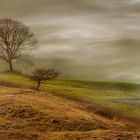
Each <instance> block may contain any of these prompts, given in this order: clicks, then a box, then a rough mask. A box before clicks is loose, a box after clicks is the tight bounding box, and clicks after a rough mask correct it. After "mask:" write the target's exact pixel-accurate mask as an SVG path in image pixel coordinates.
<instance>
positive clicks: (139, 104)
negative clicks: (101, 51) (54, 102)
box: [0, 72, 140, 118]
mask: <svg viewBox="0 0 140 140" xmlns="http://www.w3.org/2000/svg"><path fill="white" fill-rule="evenodd" d="M0 81H1V82H9V83H12V84H22V85H26V86H29V87H33V86H35V83H33V82H32V81H30V80H29V79H28V78H27V77H25V76H22V75H18V74H11V73H5V72H4V73H0ZM41 90H45V91H49V92H53V93H55V94H60V95H63V96H67V97H71V98H75V99H78V100H81V101H86V102H89V103H94V102H99V103H100V104H102V105H105V106H107V107H110V108H111V109H113V110H118V111H120V112H123V113H124V114H125V115H127V116H131V117H136V118H140V85H138V84H129V83H111V82H88V81H72V80H60V79H57V80H52V81H47V82H46V83H44V84H43V85H42V86H41Z"/></svg>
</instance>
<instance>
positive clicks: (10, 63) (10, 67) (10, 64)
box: [9, 60, 14, 72]
mask: <svg viewBox="0 0 140 140" xmlns="http://www.w3.org/2000/svg"><path fill="white" fill-rule="evenodd" d="M9 69H10V71H12V72H13V71H14V70H13V63H12V60H11V61H9Z"/></svg>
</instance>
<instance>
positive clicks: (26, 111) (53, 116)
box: [0, 86, 140, 140]
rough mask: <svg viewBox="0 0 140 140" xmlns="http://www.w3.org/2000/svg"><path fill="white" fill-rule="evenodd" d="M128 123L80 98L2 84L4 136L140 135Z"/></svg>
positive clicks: (33, 139) (54, 139)
mask: <svg viewBox="0 0 140 140" xmlns="http://www.w3.org/2000/svg"><path fill="white" fill-rule="evenodd" d="M126 125H127V124H125V123H123V122H117V121H113V120H109V119H107V118H105V117H101V116H99V115H96V114H94V113H92V112H90V111H88V110H87V109H86V104H83V103H81V102H79V101H73V100H69V99H66V98H63V97H59V96H55V95H53V94H50V93H46V92H36V91H34V90H31V89H25V88H24V89H23V88H12V87H5V86H0V138H1V139H2V140H45V139H47V140H67V139H70V140H77V139H83V140H91V139H107V138H108V139H110V140H112V139H114V140H115V139H119V138H120V139H127V140H129V139H130V140H132V139H140V134H138V133H136V132H135V133H134V132H128V127H127V126H126ZM122 131H124V132H122Z"/></svg>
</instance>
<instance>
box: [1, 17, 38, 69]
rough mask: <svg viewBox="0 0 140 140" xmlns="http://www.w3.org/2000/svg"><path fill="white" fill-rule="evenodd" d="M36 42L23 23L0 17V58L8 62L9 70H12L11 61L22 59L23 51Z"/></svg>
mask: <svg viewBox="0 0 140 140" xmlns="http://www.w3.org/2000/svg"><path fill="white" fill-rule="evenodd" d="M36 43H37V40H36V39H35V36H34V34H33V33H32V32H31V31H30V29H29V28H28V27H27V26H25V25H24V24H22V23H21V22H18V21H15V20H11V19H0V59H1V60H4V61H5V62H6V63H8V64H9V69H10V71H13V61H14V60H19V61H24V58H23V52H25V50H27V49H29V48H30V47H32V46H34V45H35V44H36ZM25 61H27V60H25Z"/></svg>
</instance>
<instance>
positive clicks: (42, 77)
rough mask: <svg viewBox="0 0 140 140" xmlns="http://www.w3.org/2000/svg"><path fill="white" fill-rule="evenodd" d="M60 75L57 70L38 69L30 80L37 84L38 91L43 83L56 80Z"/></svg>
mask: <svg viewBox="0 0 140 140" xmlns="http://www.w3.org/2000/svg"><path fill="white" fill-rule="evenodd" d="M58 75H59V72H57V71H56V70H55V69H36V70H35V71H34V72H33V73H32V75H31V76H30V79H31V80H33V81H35V82H37V87H36V90H38V89H39V87H40V84H41V83H43V82H44V81H47V80H52V79H55V78H56V77H58Z"/></svg>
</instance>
